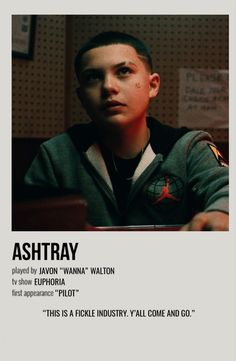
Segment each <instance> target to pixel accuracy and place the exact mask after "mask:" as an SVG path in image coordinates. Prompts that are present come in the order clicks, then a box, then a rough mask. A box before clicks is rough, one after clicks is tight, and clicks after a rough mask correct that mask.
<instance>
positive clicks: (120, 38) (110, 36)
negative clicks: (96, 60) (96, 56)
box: [75, 31, 152, 78]
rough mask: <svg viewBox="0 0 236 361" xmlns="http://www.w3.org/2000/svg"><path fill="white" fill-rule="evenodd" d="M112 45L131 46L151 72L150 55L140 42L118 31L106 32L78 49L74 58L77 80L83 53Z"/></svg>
mask: <svg viewBox="0 0 236 361" xmlns="http://www.w3.org/2000/svg"><path fill="white" fill-rule="evenodd" d="M112 44H125V45H130V46H132V47H133V48H134V49H135V50H136V52H137V54H138V55H139V56H140V57H141V58H142V60H143V61H144V62H145V64H147V65H148V67H149V69H150V70H152V58H151V53H150V51H149V49H148V48H147V46H146V45H145V44H144V43H143V42H142V41H141V40H139V39H137V38H136V37H134V36H132V35H129V34H126V33H121V32H119V31H107V32H102V33H100V34H98V35H96V36H94V37H93V38H92V39H90V40H89V41H88V42H87V43H85V44H84V45H83V46H82V47H81V48H80V50H79V52H78V54H77V55H76V58H75V72H76V75H77V77H78V78H79V72H80V66H81V59H82V56H83V54H84V53H86V52H87V51H89V50H91V49H94V48H98V47H100V46H105V45H112Z"/></svg>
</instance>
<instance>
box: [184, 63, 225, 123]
mask: <svg viewBox="0 0 236 361" xmlns="http://www.w3.org/2000/svg"><path fill="white" fill-rule="evenodd" d="M228 78H229V72H228V70H221V69H219V70H218V69H184V68H182V69H179V112H178V123H179V125H180V126H187V127H189V128H195V129H197V128H228V121H229V107H228V101H229V91H228Z"/></svg>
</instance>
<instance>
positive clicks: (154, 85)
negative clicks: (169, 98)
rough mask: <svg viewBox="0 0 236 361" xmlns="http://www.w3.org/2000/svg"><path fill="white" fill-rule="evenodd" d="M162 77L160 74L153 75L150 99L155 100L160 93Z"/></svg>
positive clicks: (151, 77) (151, 76)
mask: <svg viewBox="0 0 236 361" xmlns="http://www.w3.org/2000/svg"><path fill="white" fill-rule="evenodd" d="M160 81H161V79H160V75H159V74H158V73H153V74H151V75H150V86H149V98H150V99H152V98H155V96H157V94H158V92H159V88H160Z"/></svg>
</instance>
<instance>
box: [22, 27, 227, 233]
mask: <svg viewBox="0 0 236 361" xmlns="http://www.w3.org/2000/svg"><path fill="white" fill-rule="evenodd" d="M75 71H76V75H77V78H78V81H79V87H78V89H77V92H78V97H79V99H80V101H81V103H82V105H83V107H84V108H85V109H86V111H87V113H88V115H89V117H90V118H91V120H92V122H91V123H89V124H80V125H79V124H78V125H76V126H74V127H72V128H71V129H69V130H68V131H67V132H66V133H64V134H61V135H59V136H56V137H54V138H53V139H51V140H49V141H47V142H45V143H44V144H43V145H42V146H41V149H40V152H39V154H38V156H37V157H36V159H35V160H34V162H33V164H32V165H31V167H30V169H29V171H28V173H27V174H26V177H25V182H26V184H28V185H37V186H47V187H48V186H50V187H54V188H61V189H67V190H71V191H79V192H81V194H82V195H83V196H84V198H85V199H86V200H87V202H88V222H89V223H90V224H92V225H94V226H96V225H97V226H117V225H148V224H156V225H163V224H165V225H168V224H169V225H171V224H185V226H184V227H183V228H182V230H193V231H198V230H217V231H218V230H219V231H220V230H228V168H227V166H226V164H225V163H224V161H223V158H222V157H221V155H220V153H219V152H218V150H217V149H216V147H215V145H214V144H213V143H212V139H211V137H210V136H209V134H207V133H205V132H202V131H189V130H188V129H186V128H181V129H174V128H172V127H169V126H166V125H162V124H161V123H159V122H158V121H157V120H155V119H153V118H150V117H147V110H148V106H149V102H150V100H151V99H153V98H155V97H156V96H157V94H158V91H159V87H160V77H159V75H158V74H157V73H153V72H152V60H151V56H150V54H149V51H148V49H147V48H146V46H145V45H144V44H143V43H142V42H141V41H140V40H138V39H136V38H134V37H133V36H130V35H128V34H124V33H119V32H106V33H101V34H99V35H97V36H95V37H94V38H93V39H91V40H90V41H88V43H86V44H85V45H84V46H83V47H82V48H81V49H80V51H79V53H78V54H77V57H76V60H75Z"/></svg>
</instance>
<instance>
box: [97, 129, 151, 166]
mask: <svg viewBox="0 0 236 361" xmlns="http://www.w3.org/2000/svg"><path fill="white" fill-rule="evenodd" d="M149 138H150V130H149V128H148V127H147V124H146V122H145V123H144V124H142V126H139V127H137V126H135V127H133V128H132V127H129V128H122V129H120V128H119V129H117V128H115V129H114V128H113V129H112V130H111V129H109V130H108V131H106V130H104V129H103V130H102V132H101V134H100V140H101V142H102V143H103V144H104V145H105V146H106V147H107V148H108V149H109V150H110V151H111V152H112V153H113V154H115V155H116V156H118V157H120V158H124V159H131V158H134V157H136V156H137V154H139V153H140V152H141V151H142V150H143V149H144V148H145V147H146V145H147V143H148V142H149Z"/></svg>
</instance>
